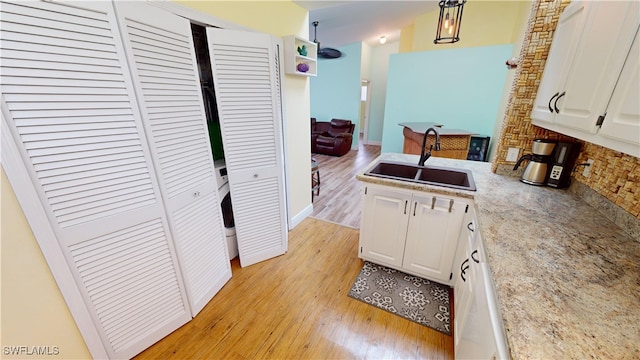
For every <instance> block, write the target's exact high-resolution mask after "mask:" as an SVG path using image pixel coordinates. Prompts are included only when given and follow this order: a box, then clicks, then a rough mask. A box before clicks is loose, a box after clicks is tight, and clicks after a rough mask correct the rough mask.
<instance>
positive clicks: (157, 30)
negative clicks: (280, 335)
mask: <svg viewBox="0 0 640 360" xmlns="http://www.w3.org/2000/svg"><path fill="white" fill-rule="evenodd" d="M115 6H116V12H117V14H118V18H119V19H120V20H121V21H120V26H121V30H122V34H123V39H124V41H125V44H126V46H127V48H128V49H129V50H130V51H129V53H128V55H129V64H130V67H131V72H132V74H133V79H134V85H135V88H136V91H137V94H138V99H139V101H140V104H141V110H142V117H143V122H144V125H145V127H146V130H147V133H148V134H149V139H150V146H151V149H152V150H153V151H152V155H153V159H154V162H155V165H156V168H157V169H158V171H159V183H160V189H161V192H162V194H163V196H164V199H165V206H166V208H167V212H168V214H169V225H170V226H171V228H172V230H173V235H174V241H175V243H176V248H177V250H178V257H179V259H180V264H181V267H182V272H183V276H184V280H185V285H186V289H187V295H188V296H189V301H190V305H191V314H192V315H193V316H195V315H196V314H197V313H198V312H199V311H200V310H201V309H202V308H203V307H204V306H205V305H206V304H207V303H208V302H209V300H211V298H212V297H213V296H214V295H215V294H216V293H217V292H218V291H219V290H220V288H221V287H222V286H223V285H224V284H225V283H226V282H227V281H228V280H229V279H230V278H231V265H230V262H229V256H228V252H227V250H226V240H225V234H224V225H223V221H222V216H221V209H220V205H219V204H220V201H219V199H218V192H217V189H218V187H217V184H216V177H215V170H214V167H213V156H212V154H211V146H210V142H209V136H208V129H207V124H206V115H205V113H204V107H203V104H202V98H201V91H200V79H199V77H198V68H197V62H196V59H195V50H194V46H193V40H192V35H191V25H190V23H189V20H187V19H184V18H181V17H179V16H177V15H174V14H172V13H169V12H167V11H165V10H162V9H160V8H157V7H154V6H149V5H148V4H145V3H143V2H126V1H123V2H116V3H115Z"/></svg>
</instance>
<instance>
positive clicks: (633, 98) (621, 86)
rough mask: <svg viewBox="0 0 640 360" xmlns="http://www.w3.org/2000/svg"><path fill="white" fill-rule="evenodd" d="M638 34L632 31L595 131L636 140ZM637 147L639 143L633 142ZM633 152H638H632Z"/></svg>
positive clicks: (639, 137)
mask: <svg viewBox="0 0 640 360" xmlns="http://www.w3.org/2000/svg"><path fill="white" fill-rule="evenodd" d="M639 42H640V35H638V34H636V38H635V40H634V41H633V45H632V47H631V51H630V52H629V57H628V58H627V62H626V63H625V64H624V67H623V68H622V72H621V73H620V79H619V80H618V84H616V88H615V90H614V91H613V95H612V96H611V101H610V102H609V107H608V108H607V116H606V118H605V121H604V123H603V124H602V128H601V129H600V132H599V134H600V135H602V136H606V137H608V138H612V139H615V140H620V141H624V142H628V143H630V144H638V142H639V141H640V100H638V99H640V61H639V59H640V56H639V54H640V48H639V46H638V43H639ZM636 150H637V151H640V145H636ZM632 155H633V154H632ZM635 155H636V156H639V155H638V153H637V152H636V154H635Z"/></svg>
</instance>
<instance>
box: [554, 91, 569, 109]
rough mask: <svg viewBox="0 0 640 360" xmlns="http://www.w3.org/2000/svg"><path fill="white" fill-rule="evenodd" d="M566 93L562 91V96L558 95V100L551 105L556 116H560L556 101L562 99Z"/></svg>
mask: <svg viewBox="0 0 640 360" xmlns="http://www.w3.org/2000/svg"><path fill="white" fill-rule="evenodd" d="M566 93H567V92H566V91H563V92H562V94H560V95H558V98H557V99H556V101H555V102H554V103H553V108H554V109H555V110H556V113H557V114H560V109H558V100H560V98H561V97H563V96H564V95H565V94H566Z"/></svg>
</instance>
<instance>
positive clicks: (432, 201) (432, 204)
mask: <svg viewBox="0 0 640 360" xmlns="http://www.w3.org/2000/svg"><path fill="white" fill-rule="evenodd" d="M435 207H436V197H435V196H434V197H433V198H432V199H431V210H433V208H435Z"/></svg>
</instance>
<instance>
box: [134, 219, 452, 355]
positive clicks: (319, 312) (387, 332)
mask: <svg viewBox="0 0 640 360" xmlns="http://www.w3.org/2000/svg"><path fill="white" fill-rule="evenodd" d="M358 236H359V231H358V230H357V229H352V228H348V227H344V226H340V225H337V224H333V223H330V222H326V221H322V220H318V219H314V218H307V219H305V220H303V221H302V222H301V223H300V224H299V225H298V226H297V227H296V228H295V229H293V230H292V231H291V232H290V233H289V251H288V252H287V253H286V254H285V255H282V256H279V257H276V258H273V259H270V260H267V261H263V262H261V263H258V264H255V265H252V266H249V267H246V268H241V267H240V266H239V263H238V259H234V260H233V261H232V273H233V277H232V278H231V280H230V281H229V282H228V283H227V284H226V285H225V286H224V287H223V288H222V289H221V290H220V292H219V293H218V294H217V295H216V296H215V297H214V298H213V299H212V300H211V301H210V302H209V304H207V305H206V306H205V307H204V309H203V310H202V311H201V312H200V313H199V314H198V315H197V316H196V317H195V318H194V319H193V320H192V321H191V322H189V323H187V324H185V325H184V326H182V327H181V328H180V329H177V330H176V331H174V332H173V333H172V334H170V335H168V336H167V337H165V338H164V339H162V340H161V341H159V342H158V343H156V344H154V345H153V346H151V347H150V348H148V349H147V350H145V351H144V352H142V353H141V354H139V355H138V356H137V357H136V359H195V358H197V359H352V358H363V359H372V358H375V359H398V358H402V359H452V358H453V340H452V337H451V336H447V335H444V334H442V333H440V332H437V331H435V330H432V329H429V328H427V327H424V326H422V325H419V324H416V323H414V322H411V321H409V320H406V319H403V318H401V317H399V316H396V315H393V314H391V313H388V312H386V311H384V310H380V309H378V308H375V307H373V306H371V305H368V304H365V303H363V302H361V301H358V300H355V299H352V298H350V297H348V293H349V290H350V289H351V286H352V284H353V281H354V280H355V278H356V276H357V275H358V273H359V272H360V269H361V268H362V264H363V262H362V261H361V260H360V259H358V257H357V246H358Z"/></svg>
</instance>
